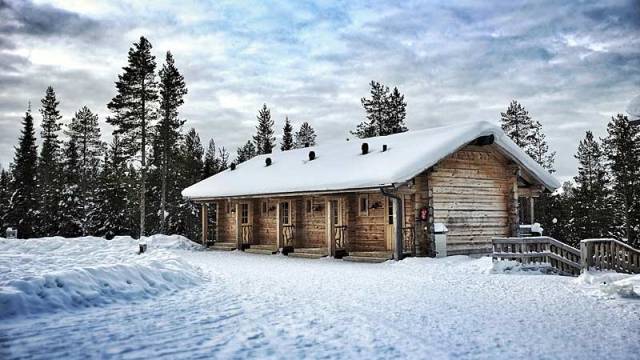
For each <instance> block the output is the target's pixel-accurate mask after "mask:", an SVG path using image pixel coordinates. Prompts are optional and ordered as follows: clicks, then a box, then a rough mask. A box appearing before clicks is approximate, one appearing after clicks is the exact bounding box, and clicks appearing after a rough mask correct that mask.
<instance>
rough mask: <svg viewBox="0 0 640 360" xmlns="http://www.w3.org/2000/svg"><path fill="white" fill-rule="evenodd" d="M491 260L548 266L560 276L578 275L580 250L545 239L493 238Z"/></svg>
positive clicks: (541, 237)
mask: <svg viewBox="0 0 640 360" xmlns="http://www.w3.org/2000/svg"><path fill="white" fill-rule="evenodd" d="M492 246H493V255H492V256H493V260H514V261H517V262H520V263H523V264H530V265H531V264H548V266H550V267H552V268H554V269H555V270H556V271H558V272H559V273H560V274H563V275H579V274H580V269H581V266H580V250H578V249H576V248H574V247H571V246H569V245H567V244H563V243H561V242H560V241H558V240H556V239H553V238H550V237H547V236H536V237H524V238H494V239H493V240H492Z"/></svg>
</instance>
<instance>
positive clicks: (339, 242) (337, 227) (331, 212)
mask: <svg viewBox="0 0 640 360" xmlns="http://www.w3.org/2000/svg"><path fill="white" fill-rule="evenodd" d="M342 213H343V205H342V201H340V199H330V200H329V201H328V212H327V229H328V230H329V231H328V236H329V248H330V249H332V251H333V252H335V251H336V250H344V249H345V246H346V244H345V241H346V228H345V226H343V223H342Z"/></svg>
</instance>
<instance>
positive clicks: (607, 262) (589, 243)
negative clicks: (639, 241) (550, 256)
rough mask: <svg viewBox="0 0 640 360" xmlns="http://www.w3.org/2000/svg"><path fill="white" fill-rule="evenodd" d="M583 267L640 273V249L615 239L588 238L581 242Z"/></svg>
mask: <svg viewBox="0 0 640 360" xmlns="http://www.w3.org/2000/svg"><path fill="white" fill-rule="evenodd" d="M580 253H581V255H582V261H581V265H582V267H583V268H585V269H588V268H595V269H597V270H613V271H618V272H624V273H630V274H637V273H640V250H637V249H634V248H632V247H631V246H629V245H627V244H625V243H623V242H622V241H618V240H615V239H587V240H582V241H581V242H580Z"/></svg>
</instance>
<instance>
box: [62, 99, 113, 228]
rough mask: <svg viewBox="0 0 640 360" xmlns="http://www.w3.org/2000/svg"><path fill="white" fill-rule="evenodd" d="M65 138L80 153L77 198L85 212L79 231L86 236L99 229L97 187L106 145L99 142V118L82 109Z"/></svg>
mask: <svg viewBox="0 0 640 360" xmlns="http://www.w3.org/2000/svg"><path fill="white" fill-rule="evenodd" d="M65 134H66V135H67V136H68V137H69V139H70V140H71V141H73V143H74V144H75V146H76V147H77V151H78V157H79V159H78V166H79V169H78V170H79V171H78V179H79V184H78V185H79V191H78V195H79V197H80V199H79V200H80V206H81V208H82V217H81V219H80V228H81V231H82V235H83V236H85V235H87V234H88V233H89V232H90V231H91V230H93V229H95V227H96V226H97V219H96V215H97V214H96V208H97V204H96V200H97V195H98V194H97V189H96V187H95V184H96V181H97V180H98V174H99V170H100V157H101V156H102V153H103V151H104V144H103V143H102V141H101V140H100V126H99V123H98V115H97V114H94V113H92V112H91V110H90V109H89V108H88V107H86V106H83V107H82V108H81V109H80V110H78V111H77V112H76V113H75V116H74V117H73V119H71V123H70V124H69V126H68V129H67V130H66V131H65Z"/></svg>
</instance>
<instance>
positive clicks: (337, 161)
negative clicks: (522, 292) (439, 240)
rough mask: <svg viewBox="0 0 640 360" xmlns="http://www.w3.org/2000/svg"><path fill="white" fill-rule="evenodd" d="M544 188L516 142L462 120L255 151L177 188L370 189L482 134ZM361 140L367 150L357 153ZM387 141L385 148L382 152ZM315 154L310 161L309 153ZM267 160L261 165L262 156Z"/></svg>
mask: <svg viewBox="0 0 640 360" xmlns="http://www.w3.org/2000/svg"><path fill="white" fill-rule="evenodd" d="M487 135H494V144H495V145H497V146H498V147H499V148H500V149H501V150H502V151H503V153H504V154H505V155H506V156H508V157H509V158H511V159H512V160H514V161H515V162H517V163H518V164H519V165H520V166H521V167H522V168H523V169H524V170H525V171H526V172H527V173H529V174H530V175H531V176H532V177H534V178H535V179H536V180H537V181H539V182H540V183H541V184H542V185H544V186H545V187H546V188H547V189H549V190H555V189H556V188H558V187H560V182H559V181H558V180H557V179H556V178H555V177H554V176H552V175H551V174H550V173H549V172H548V171H547V170H545V169H544V168H542V167H541V166H540V165H538V163H537V162H535V161H534V160H533V159H531V157H529V156H528V155H527V154H526V153H525V152H524V151H523V150H522V149H520V147H518V145H516V144H515V143H514V142H513V141H511V139H509V138H508V136H507V135H506V134H505V133H504V132H503V131H502V129H500V128H499V127H497V126H495V125H493V124H491V123H489V122H486V121H482V122H475V123H463V124H457V125H453V126H443V127H435V128H430V129H425V130H418V131H408V132H404V133H400V134H394V135H387V136H379V137H373V138H368V139H353V140H351V141H343V142H336V143H331V144H325V145H320V146H315V147H309V148H303V149H295V150H289V151H283V152H276V153H273V154H267V155H260V156H256V157H254V158H253V159H251V160H248V161H246V162H243V163H241V164H239V165H238V166H237V167H236V169H235V170H230V169H227V170H225V171H223V172H221V173H218V174H216V175H214V176H211V177H209V178H207V179H205V180H202V181H200V182H198V183H196V184H194V185H192V186H190V187H188V188H186V189H184V190H183V191H182V195H183V196H184V197H187V198H190V199H208V198H222V197H240V196H257V195H269V194H291V193H303V192H304V193H306V192H330V191H344V190H352V189H353V190H355V189H371V188H378V187H382V186H392V185H398V184H401V183H404V182H406V181H408V180H410V179H412V178H413V177H415V176H416V175H418V174H419V173H421V172H422V171H424V170H425V169H427V168H429V167H431V166H433V165H435V164H437V163H438V162H439V161H440V160H442V159H444V158H445V157H447V156H448V155H450V154H452V153H454V152H455V151H456V150H458V149H460V148H462V147H464V146H465V145H467V144H469V143H470V142H472V141H473V140H475V139H477V138H478V137H481V136H487ZM363 142H366V143H368V145H369V153H368V154H366V155H362V152H361V146H362V143H363ZM383 145H387V151H384V152H383V151H382V148H383ZM310 151H314V152H315V154H316V158H315V159H314V160H312V161H309V152H310ZM267 157H269V158H271V160H272V164H271V165H270V166H265V159H266V158H267Z"/></svg>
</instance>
